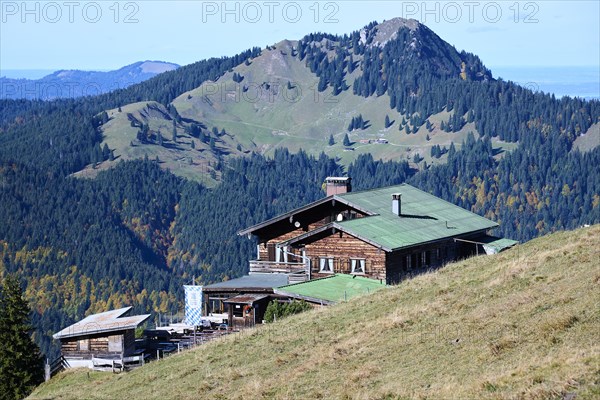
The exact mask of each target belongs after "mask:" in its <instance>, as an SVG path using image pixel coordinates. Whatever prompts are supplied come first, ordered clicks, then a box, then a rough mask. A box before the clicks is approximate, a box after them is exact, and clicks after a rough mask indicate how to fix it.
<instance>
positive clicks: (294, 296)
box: [275, 289, 335, 306]
mask: <svg viewBox="0 0 600 400" xmlns="http://www.w3.org/2000/svg"><path fill="white" fill-rule="evenodd" d="M275 294H278V295H280V296H285V297H289V298H291V299H296V300H304V301H308V302H309V303H315V304H322V305H324V306H329V305H332V304H335V301H331V300H324V299H319V298H316V297H310V296H303V295H301V294H298V293H289V292H286V291H285V290H279V289H275Z"/></svg>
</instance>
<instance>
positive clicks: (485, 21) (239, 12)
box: [0, 0, 600, 75]
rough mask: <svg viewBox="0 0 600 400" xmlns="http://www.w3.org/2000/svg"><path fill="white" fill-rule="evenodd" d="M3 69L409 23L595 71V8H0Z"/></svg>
mask: <svg viewBox="0 0 600 400" xmlns="http://www.w3.org/2000/svg"><path fill="white" fill-rule="evenodd" d="M0 11H1V17H0V18H1V19H0V24H1V25H0V75H2V70H10V69H44V70H56V69H86V70H93V69H96V70H109V69H117V68H119V67H122V66H124V65H127V64H131V63H133V62H136V61H140V60H163V61H170V62H174V63H177V64H180V65H185V64H189V63H192V62H194V61H198V60H201V59H204V58H208V57H214V56H223V55H234V54H236V53H238V52H240V51H241V50H244V49H247V48H249V47H252V46H260V47H264V46H266V45H268V44H273V43H276V42H278V41H280V40H282V39H299V38H301V37H302V36H304V35H305V34H307V33H310V32H316V31H322V32H330V33H349V32H352V31H353V30H357V29H360V28H361V27H363V26H364V25H366V24H367V23H369V22H371V21H374V20H377V21H379V22H381V21H382V20H384V19H391V18H393V17H405V18H415V19H417V20H419V21H421V22H423V23H425V24H426V25H427V26H429V27H430V28H431V29H432V30H433V31H435V32H436V33H437V34H438V35H439V36H441V37H442V38H443V39H444V40H446V41H447V42H449V43H451V44H453V45H454V46H456V48H457V49H459V50H463V49H464V50H467V51H469V52H472V53H475V54H477V55H479V56H480V57H481V59H482V60H483V62H484V64H486V65H487V66H488V67H490V68H492V70H493V68H494V67H495V66H598V65H600V1H598V0H591V1H547V0H543V1H515V0H510V1H471V0H464V1H463V0H458V1H345V0H342V1H319V2H317V1H285V0H283V1H279V0H278V1H270V0H266V1H242V2H235V1H228V2H223V1H198V0H189V1H164V0H143V1H115V0H110V1H102V0H97V1H78V0H57V1H26V2H23V1H22V0H18V1H6V0H1V1H0Z"/></svg>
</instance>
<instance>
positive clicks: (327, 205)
mask: <svg viewBox="0 0 600 400" xmlns="http://www.w3.org/2000/svg"><path fill="white" fill-rule="evenodd" d="M348 209H352V210H355V211H358V212H360V213H363V214H365V215H375V214H374V213H373V212H371V211H369V210H367V209H364V208H362V207H360V206H358V205H356V204H353V203H351V202H349V201H348V200H346V199H344V198H343V197H341V196H338V195H333V196H329V197H325V198H323V199H320V200H317V201H315V202H312V203H310V204H307V205H305V206H303V207H300V208H296V209H295V210H292V211H290V212H287V213H285V214H281V215H278V216H277V217H275V218H271V219H269V220H267V221H264V222H261V223H260V224H256V225H253V226H251V227H249V228H246V229H243V230H241V231H239V232H238V235H240V236H244V235H250V234H252V235H256V236H259V237H261V238H264V240H270V239H273V238H276V237H278V236H280V235H282V234H284V233H287V232H290V231H291V230H295V229H301V228H306V227H307V226H308V225H309V224H311V223H314V222H317V221H320V220H322V219H323V218H325V217H327V216H329V215H331V213H332V212H333V213H336V212H342V211H345V210H348Z"/></svg>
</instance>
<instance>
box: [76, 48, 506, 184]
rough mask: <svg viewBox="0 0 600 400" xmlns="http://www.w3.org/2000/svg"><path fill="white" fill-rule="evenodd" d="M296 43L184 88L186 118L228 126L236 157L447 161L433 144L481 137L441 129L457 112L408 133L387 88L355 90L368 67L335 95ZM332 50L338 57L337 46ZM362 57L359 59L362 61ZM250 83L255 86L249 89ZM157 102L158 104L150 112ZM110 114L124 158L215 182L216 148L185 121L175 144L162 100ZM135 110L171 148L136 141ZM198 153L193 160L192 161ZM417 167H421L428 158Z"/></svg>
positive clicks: (109, 135) (226, 147)
mask: <svg viewBox="0 0 600 400" xmlns="http://www.w3.org/2000/svg"><path fill="white" fill-rule="evenodd" d="M296 46H297V42H295V41H288V40H284V41H282V42H279V43H277V44H275V45H274V46H270V47H268V48H266V49H265V50H263V52H262V54H261V55H260V56H258V57H256V58H254V59H253V60H252V61H251V62H250V63H249V64H248V65H246V64H241V65H239V66H237V67H236V68H234V69H232V70H231V71H229V72H227V73H226V74H224V75H223V76H222V77H220V78H219V79H218V80H217V81H216V82H210V81H209V82H205V83H203V84H202V85H201V86H200V87H198V88H196V89H194V90H191V91H189V92H185V93H182V94H181V95H180V96H179V97H177V98H176V99H175V100H173V102H172V105H173V106H174V107H175V108H176V109H177V111H178V113H179V114H180V115H181V116H182V117H183V118H185V119H186V120H194V121H197V122H199V123H202V124H204V125H205V126H206V127H207V129H208V130H211V129H212V127H217V128H218V130H219V131H220V130H221V129H223V128H224V129H225V130H226V132H227V133H228V135H226V136H224V137H222V138H220V139H219V143H218V147H219V148H220V150H221V152H222V153H223V154H226V155H232V156H240V155H242V154H247V153H248V152H251V151H253V152H257V153H261V154H265V155H267V156H269V155H272V154H273V152H274V150H275V149H276V148H280V147H286V148H288V149H290V150H291V151H294V152H295V151H298V150H299V149H304V150H305V151H307V152H308V153H310V154H313V155H318V154H320V153H321V152H322V151H324V152H325V153H326V154H327V155H328V156H330V157H334V158H338V159H339V160H340V161H341V163H342V164H344V165H349V164H350V163H351V162H352V161H354V160H355V159H356V158H357V157H358V156H359V155H360V154H364V153H371V154H372V155H373V157H374V158H375V159H384V160H403V159H405V160H408V161H409V162H411V163H412V160H413V158H414V155H415V154H417V153H418V154H420V156H421V157H422V158H423V159H424V160H425V161H426V162H427V164H428V165H431V164H436V163H444V162H446V157H445V156H444V157H442V158H440V159H435V158H431V157H430V151H431V147H432V146H433V145H436V144H439V145H441V146H446V147H448V146H449V145H450V143H452V142H454V143H455V145H457V146H460V144H461V143H462V141H463V140H464V139H465V138H466V136H467V134H468V132H470V131H472V132H474V133H475V134H476V135H477V131H476V129H475V126H474V124H472V123H471V124H466V125H465V126H464V127H463V128H462V129H461V130H460V131H459V132H456V133H449V132H444V131H442V130H440V129H439V127H440V124H441V122H442V121H447V120H448V119H449V118H450V116H451V113H448V112H446V111H443V112H441V113H438V114H436V115H432V116H430V117H429V121H430V122H431V123H432V124H433V126H434V128H433V131H432V132H429V131H428V130H427V129H426V127H425V125H423V126H422V127H421V128H420V129H419V131H418V132H416V133H414V134H413V133H411V134H406V132H405V131H404V130H402V131H400V130H399V129H398V128H399V126H400V125H401V121H402V119H403V117H405V118H406V117H407V116H403V115H402V114H400V113H399V112H398V111H396V110H393V109H391V108H390V106H389V103H390V99H389V96H388V95H387V94H384V95H382V96H379V97H377V96H371V97H368V98H364V97H360V96H356V95H354V94H353V93H352V89H351V87H352V84H353V82H354V79H356V77H357V76H358V75H359V74H360V73H361V72H360V68H357V70H355V71H354V72H353V73H352V74H349V75H347V76H346V83H347V85H348V86H349V87H350V89H348V90H346V91H343V92H342V93H340V94H339V95H337V96H333V94H332V90H331V88H329V89H327V90H325V91H323V92H319V91H318V90H317V87H318V82H319V79H318V77H317V76H316V75H315V74H313V73H312V72H311V71H310V69H309V68H308V67H307V66H306V63H305V62H304V61H300V60H298V58H297V57H295V56H294V55H293V48H294V47H296ZM330 53H331V54H330V56H331V57H333V56H334V52H333V51H330ZM359 60H360V57H357V58H356V59H355V61H356V62H358V61H359ZM234 74H239V75H240V76H242V77H243V80H242V81H241V82H239V83H238V82H235V81H234ZM244 88H246V89H247V90H246V91H244ZM149 105H150V106H151V107H152V108H153V110H150V112H149V110H148V106H149ZM156 110H160V111H162V113H161V112H157V111H156ZM107 113H108V115H109V117H110V118H111V120H110V121H109V122H108V123H106V124H104V125H103V126H102V133H103V136H104V141H103V143H102V146H103V145H104V144H105V143H106V144H107V145H108V147H109V148H110V149H111V150H114V153H115V155H116V156H117V158H118V160H127V159H132V158H143V157H144V156H145V155H146V154H147V155H148V156H149V157H150V158H155V157H156V156H158V157H159V159H160V160H161V161H163V163H162V164H161V165H162V166H163V167H164V168H168V169H170V170H171V171H172V172H174V173H175V174H178V175H181V176H184V177H188V178H192V179H196V180H201V181H206V180H207V179H208V181H210V178H207V172H208V169H210V168H207V163H208V162H215V160H216V157H215V155H214V153H213V152H212V150H211V149H210V148H208V146H207V145H206V144H203V143H201V142H200V141H199V140H196V139H194V138H192V137H190V136H189V135H187V134H186V133H185V129H184V126H183V125H184V124H181V125H178V127H177V129H178V135H179V143H178V144H177V145H173V146H171V145H172V143H169V142H168V139H169V138H170V137H171V136H172V134H171V132H172V121H171V120H170V119H169V117H168V115H167V112H166V109H165V107H164V106H163V105H160V104H158V103H155V102H142V103H134V104H129V105H126V106H123V107H122V112H121V113H119V112H117V110H107ZM128 114H132V115H134V116H135V117H136V118H137V119H138V120H140V121H143V122H144V123H146V124H149V125H150V128H151V129H152V130H154V131H159V130H160V131H161V132H162V133H163V137H165V138H166V139H167V146H165V147H160V146H156V145H153V144H141V143H135V146H131V143H132V142H135V135H136V132H137V128H134V127H131V126H130V121H129V120H128V119H127V115H128ZM358 115H362V116H363V118H364V119H365V120H367V121H369V124H368V127H367V128H366V129H364V130H354V131H352V132H350V133H349V132H348V131H347V127H348V125H349V123H350V121H351V120H352V118H353V117H355V116H358ZM386 115H387V116H389V118H390V120H391V122H392V124H391V126H389V127H387V128H386V127H385V124H384V121H385V117H386ZM345 134H348V135H349V138H350V141H351V142H352V145H351V146H350V147H351V148H352V149H353V150H349V149H347V148H346V146H343V138H344V135H345ZM330 135H333V137H334V140H335V144H334V145H333V146H329V145H328V139H329V136H330ZM427 137H429V140H427ZM380 138H383V139H386V140H388V142H389V144H377V143H371V144H369V143H360V141H361V140H362V139H370V140H372V141H375V140H377V139H380ZM192 141H195V142H196V143H195V145H196V146H195V147H196V148H195V149H191V148H190V145H191V142H192ZM493 144H494V147H496V148H499V149H501V150H511V149H512V148H514V146H515V144H510V143H508V144H507V143H503V142H500V141H497V140H496V139H494V142H493ZM238 149H241V151H240V150H238ZM190 159H191V160H193V161H192V163H189V160H190ZM118 160H117V161H118ZM111 166H112V163H110V162H104V163H102V164H101V165H100V166H99V168H97V169H93V168H91V166H90V167H88V168H87V169H86V170H85V171H83V172H82V173H81V175H83V176H93V175H95V173H96V171H97V170H98V169H99V170H101V169H104V168H109V167H111ZM413 166H414V167H415V168H418V169H420V168H422V166H423V163H421V164H419V165H413ZM205 183H206V182H205ZM209 183H210V182H209Z"/></svg>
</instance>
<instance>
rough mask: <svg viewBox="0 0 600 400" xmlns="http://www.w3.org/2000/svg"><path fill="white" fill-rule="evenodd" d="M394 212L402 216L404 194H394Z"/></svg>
mask: <svg viewBox="0 0 600 400" xmlns="http://www.w3.org/2000/svg"><path fill="white" fill-rule="evenodd" d="M392 212H393V213H394V215H397V216H399V217H401V216H402V194H401V193H394V194H392Z"/></svg>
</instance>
